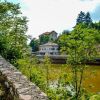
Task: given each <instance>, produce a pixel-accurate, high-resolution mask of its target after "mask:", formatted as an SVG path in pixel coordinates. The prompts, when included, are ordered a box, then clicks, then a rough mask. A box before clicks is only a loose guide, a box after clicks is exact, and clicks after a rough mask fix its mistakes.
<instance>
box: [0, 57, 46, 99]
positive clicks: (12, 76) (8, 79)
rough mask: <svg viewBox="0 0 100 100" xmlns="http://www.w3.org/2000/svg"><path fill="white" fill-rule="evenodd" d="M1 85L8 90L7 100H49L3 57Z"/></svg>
mask: <svg viewBox="0 0 100 100" xmlns="http://www.w3.org/2000/svg"><path fill="white" fill-rule="evenodd" d="M0 83H2V84H3V85H4V86H5V89H6V93H5V98H6V99H5V100H48V99H47V96H46V94H45V93H43V92H42V91H41V90H40V89H39V88H38V87H37V86H36V85H35V84H34V83H32V82H30V81H29V80H28V79H27V78H26V76H24V75H22V73H21V72H19V71H18V70H17V69H16V68H15V67H14V66H13V65H11V64H10V63H9V62H7V61H6V60H5V59H4V58H2V57H1V56H0ZM0 100H1V99H0Z"/></svg>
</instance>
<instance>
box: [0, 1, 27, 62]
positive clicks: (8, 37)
mask: <svg viewBox="0 0 100 100" xmlns="http://www.w3.org/2000/svg"><path fill="white" fill-rule="evenodd" d="M21 14H22V13H21V11H20V6H19V4H13V3H10V2H1V1H0V54H1V55H2V56H3V57H5V58H6V59H8V60H9V61H10V62H14V61H15V60H16V59H19V58H22V57H23V55H24V53H23V52H25V51H27V50H26V48H27V36H26V35H25V33H26V31H27V19H26V17H24V16H22V15H21Z"/></svg>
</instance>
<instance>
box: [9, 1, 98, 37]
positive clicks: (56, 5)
mask: <svg viewBox="0 0 100 100" xmlns="http://www.w3.org/2000/svg"><path fill="white" fill-rule="evenodd" d="M8 1H12V2H15V3H20V4H21V7H22V12H23V15H25V16H27V18H28V20H29V22H28V31H27V34H28V35H31V36H32V37H38V35H40V34H42V33H43V32H46V31H52V30H55V31H56V32H58V33H61V32H62V31H63V30H67V29H68V30H71V29H72V27H73V26H74V25H75V23H76V18H77V15H78V14H79V12H80V11H84V12H87V11H89V12H90V14H91V17H92V19H93V21H94V22H95V21H99V20H100V0H8Z"/></svg>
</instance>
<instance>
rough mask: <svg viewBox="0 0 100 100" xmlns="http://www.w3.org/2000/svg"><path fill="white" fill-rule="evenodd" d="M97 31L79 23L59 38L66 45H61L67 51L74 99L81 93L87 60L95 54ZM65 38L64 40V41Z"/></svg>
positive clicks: (78, 97)
mask: <svg viewBox="0 0 100 100" xmlns="http://www.w3.org/2000/svg"><path fill="white" fill-rule="evenodd" d="M97 33H98V31H96V30H95V29H89V28H82V26H81V24H79V25H77V26H76V27H75V29H74V30H73V31H72V32H71V33H70V35H68V36H67V37H66V39H65V37H62V38H60V42H61V43H66V47H65V48H64V47H63V46H62V47H61V50H62V52H63V49H65V50H66V52H67V63H68V64H69V65H71V68H72V73H73V75H72V82H71V83H72V85H73V87H74V92H75V95H74V96H73V97H72V98H74V99H75V100H80V98H81V96H82V95H83V91H82V81H83V74H84V69H85V66H86V62H87V60H89V61H90V60H92V59H93V58H94V57H95V55H96V46H95V43H96V40H95V36H96V34H97ZM64 40H65V41H64Z"/></svg>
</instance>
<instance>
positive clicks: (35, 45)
mask: <svg viewBox="0 0 100 100" xmlns="http://www.w3.org/2000/svg"><path fill="white" fill-rule="evenodd" d="M29 45H30V46H31V48H32V52H36V51H38V50H39V40H38V39H36V38H33V39H32V40H31V41H30V44H29Z"/></svg>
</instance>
